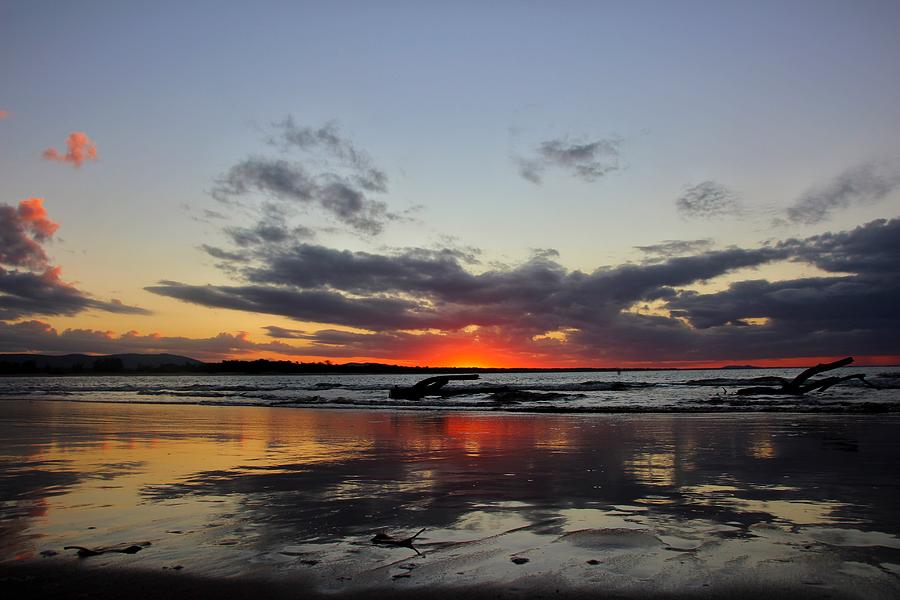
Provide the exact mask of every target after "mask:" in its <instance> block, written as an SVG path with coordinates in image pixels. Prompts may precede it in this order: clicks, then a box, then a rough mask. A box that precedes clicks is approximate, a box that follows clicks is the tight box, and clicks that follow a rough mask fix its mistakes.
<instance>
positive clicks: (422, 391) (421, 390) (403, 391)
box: [389, 373, 478, 400]
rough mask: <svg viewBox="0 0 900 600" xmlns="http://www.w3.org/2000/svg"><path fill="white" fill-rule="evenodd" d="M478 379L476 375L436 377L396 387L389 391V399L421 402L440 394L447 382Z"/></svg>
mask: <svg viewBox="0 0 900 600" xmlns="http://www.w3.org/2000/svg"><path fill="white" fill-rule="evenodd" d="M470 379H478V374H477V373H475V374H472V375H438V376H436V377H429V378H428V379H423V380H422V381H420V382H418V383H416V384H414V385H411V386H408V387H401V386H397V387H394V388H392V389H391V391H390V394H389V395H390V397H391V398H396V399H400V400H421V399H422V398H424V397H425V396H435V395H437V394H439V393H440V389H441V388H442V387H444V386H445V385H447V383H448V382H449V381H461V380H470Z"/></svg>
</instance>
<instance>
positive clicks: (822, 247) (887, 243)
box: [778, 219, 900, 277]
mask: <svg viewBox="0 0 900 600" xmlns="http://www.w3.org/2000/svg"><path fill="white" fill-rule="evenodd" d="M778 247H780V248H782V249H785V250H788V251H790V252H791V253H792V254H793V255H794V256H795V257H796V260H799V261H803V262H808V263H811V264H814V265H816V266H817V267H819V268H820V269H822V270H824V271H828V272H830V273H858V274H861V275H871V276H873V277H879V276H891V277H896V276H898V274H900V219H891V220H889V221H888V220H886V219H877V220H875V221H872V222H871V223H866V224H865V225H861V226H859V227H856V228H855V229H852V230H850V231H842V232H838V233H823V234H821V235H814V236H812V237H808V238H806V239H804V240H794V239H791V240H786V241H784V242H781V243H780V244H778Z"/></svg>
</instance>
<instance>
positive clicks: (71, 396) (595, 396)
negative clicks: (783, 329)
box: [0, 366, 900, 412]
mask: <svg viewBox="0 0 900 600" xmlns="http://www.w3.org/2000/svg"><path fill="white" fill-rule="evenodd" d="M799 372H800V369H746V370H680V371H671V370H668V371H623V372H621V373H616V372H614V371H613V372H609V371H604V372H583V371H580V372H558V373H556V372H530V373H527V372H526V373H511V372H506V373H485V374H481V375H480V379H479V380H477V381H455V382H450V383H449V384H447V386H446V387H445V388H444V390H445V391H446V392H447V393H445V394H443V395H440V396H429V397H426V398H423V399H421V400H399V399H392V398H389V391H390V389H391V388H392V387H394V386H409V385H412V384H414V383H416V382H417V381H420V380H421V379H424V378H425V377H429V376H431V374H404V375H396V374H382V375H346V374H331V375H206V374H191V375H123V376H108V375H104V376H97V375H79V376H38V377H5V378H0V399H6V400H20V399H29V400H68V401H79V402H124V403H152V404H214V405H249V406H278V407H286V408H290V407H330V408H340V407H348V408H349V407H370V408H387V409H389V408H402V409H420V410H429V409H430V410H435V409H439V410H478V411H511V412H515V411H527V412H544V411H546V412H723V411H804V412H820V411H821V412H847V411H850V412H884V411H894V410H900V367H852V366H851V367H848V368H844V369H841V370H839V371H835V372H833V373H834V374H837V375H847V374H853V373H862V374H864V375H865V376H866V381H867V382H868V384H867V383H863V382H861V381H859V380H850V381H847V382H843V383H841V384H839V385H837V386H835V387H832V388H830V389H828V390H826V391H824V392H815V393H811V394H808V395H806V396H802V397H795V396H783V395H759V396H738V395H736V392H737V390H739V389H741V388H744V387H751V386H758V385H777V384H773V383H767V381H766V379H765V378H775V377H782V378H787V379H790V378H793V377H795V376H796V375H797V374H798V373H799ZM828 375H831V373H829V374H828ZM869 384H871V385H869ZM873 386H874V387H873ZM486 388H495V389H486Z"/></svg>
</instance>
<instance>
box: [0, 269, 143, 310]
mask: <svg viewBox="0 0 900 600" xmlns="http://www.w3.org/2000/svg"><path fill="white" fill-rule="evenodd" d="M88 309H94V310H102V311H106V312H113V313H123V314H132V315H145V314H150V313H149V312H148V311H146V310H144V309H142V308H138V307H135V306H128V305H125V304H122V303H121V302H117V301H108V302H107V301H103V300H97V299H95V298H91V297H90V296H88V295H87V294H85V293H84V292H82V291H81V290H79V289H77V288H75V287H74V286H71V285H69V284H66V283H64V282H63V281H61V280H60V278H59V269H55V268H48V269H47V270H46V271H44V272H43V273H31V272H28V271H7V270H4V269H3V268H0V320H6V321H8V320H12V319H18V318H21V317H25V316H30V315H56V316H71V315H75V314H78V313H80V312H82V311H85V310H88Z"/></svg>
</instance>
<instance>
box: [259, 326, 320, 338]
mask: <svg viewBox="0 0 900 600" xmlns="http://www.w3.org/2000/svg"><path fill="white" fill-rule="evenodd" d="M263 329H265V330H266V335H267V336H269V337H270V338H277V339H282V340H305V339H308V338H309V334H308V333H307V332H305V331H303V330H300V329H288V328H285V327H278V326H277V325H267V326H265V327H263Z"/></svg>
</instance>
